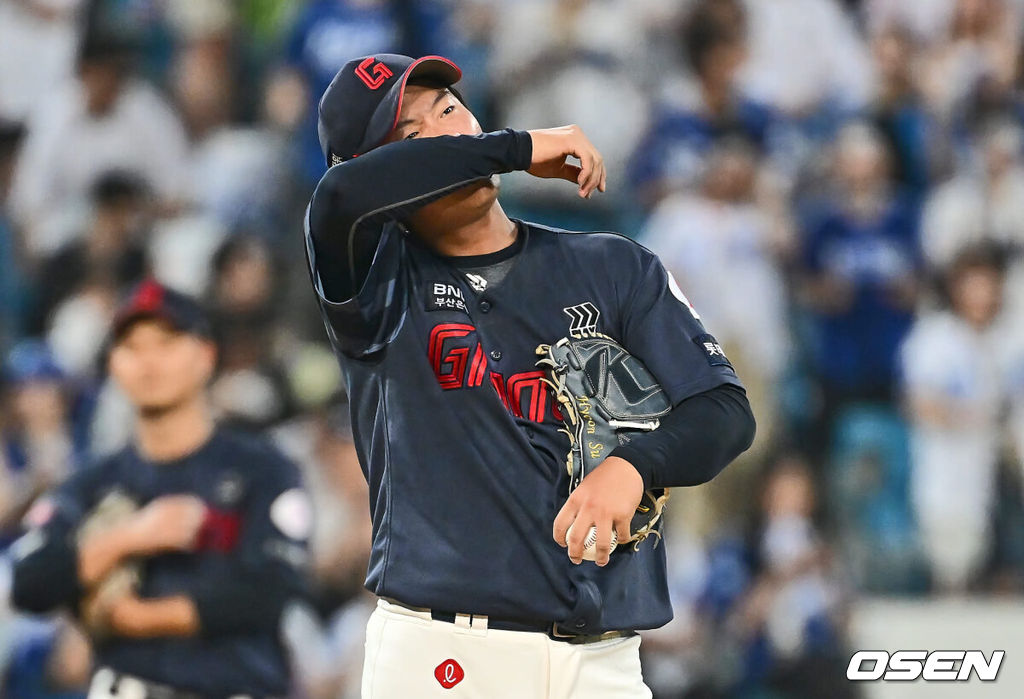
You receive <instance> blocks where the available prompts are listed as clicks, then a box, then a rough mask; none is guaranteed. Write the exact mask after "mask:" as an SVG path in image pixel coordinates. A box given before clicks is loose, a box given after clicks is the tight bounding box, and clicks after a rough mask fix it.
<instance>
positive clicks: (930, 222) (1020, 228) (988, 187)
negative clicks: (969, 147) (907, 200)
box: [921, 167, 1024, 269]
mask: <svg viewBox="0 0 1024 699" xmlns="http://www.w3.org/2000/svg"><path fill="white" fill-rule="evenodd" d="M986 239H987V240H992V241H994V242H997V243H1001V244H1015V245H1018V246H1021V245H1024V168H1020V167H1014V168H1013V169H1012V170H1010V171H1009V172H1007V173H1006V174H1004V175H1003V176H1002V177H1001V178H1000V179H999V180H998V181H995V182H986V181H985V177H984V175H983V174H981V173H971V174H962V175H959V176H957V177H955V178H953V179H952V180H950V181H949V182H946V183H945V184H943V185H941V186H939V188H938V189H936V190H935V191H934V192H933V193H932V195H931V196H930V197H929V198H928V201H927V203H926V204H925V208H924V214H923V223H922V232H921V247H922V249H923V250H924V255H925V259H926V260H927V262H928V264H929V265H931V266H933V267H935V268H936V269H938V268H942V267H945V266H946V265H948V264H949V263H950V262H952V261H953V258H954V257H955V256H956V254H957V253H958V252H959V251H960V250H961V249H962V248H963V247H964V246H965V245H968V244H970V243H977V242H981V241H982V240H986Z"/></svg>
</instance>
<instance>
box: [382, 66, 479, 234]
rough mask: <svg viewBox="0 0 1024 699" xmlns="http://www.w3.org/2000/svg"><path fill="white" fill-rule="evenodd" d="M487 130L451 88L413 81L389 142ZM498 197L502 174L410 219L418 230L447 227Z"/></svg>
mask: <svg viewBox="0 0 1024 699" xmlns="http://www.w3.org/2000/svg"><path fill="white" fill-rule="evenodd" d="M479 133H483V130H482V129H481V128H480V123H479V122H478V121H477V120H476V117H475V116H473V113H472V112H471V111H469V109H467V108H466V106H465V105H464V104H462V102H460V101H459V100H458V99H457V98H456V97H455V95H453V94H452V93H451V91H449V90H447V89H443V88H436V87H426V86H421V85H409V86H408V87H406V88H405V93H404V95H403V97H402V111H401V112H400V113H399V115H398V122H397V126H396V128H395V131H394V132H393V133H392V134H391V136H390V138H389V139H388V140H389V142H393V141H401V140H403V139H414V138H432V137H435V136H464V135H469V136H473V135H476V134H479ZM497 197H498V178H497V176H495V177H492V178H491V179H490V180H489V181H484V182H480V183H477V184H474V185H471V186H469V187H463V188H461V189H459V190H457V191H455V192H452V193H451V194H449V195H448V196H446V197H442V198H440V199H438V200H436V201H433V202H431V203H430V204H427V205H426V206H424V207H421V208H420V209H419V210H417V211H416V212H415V213H414V214H413V215H412V217H411V219H410V224H411V225H412V227H413V229H414V230H419V229H423V230H444V229H446V228H452V227H456V226H458V225H461V224H463V223H465V221H466V220H472V219H475V218H476V217H478V216H479V215H480V213H481V212H483V211H486V210H487V209H488V208H490V206H491V205H492V204H493V203H494V201H495V199H497Z"/></svg>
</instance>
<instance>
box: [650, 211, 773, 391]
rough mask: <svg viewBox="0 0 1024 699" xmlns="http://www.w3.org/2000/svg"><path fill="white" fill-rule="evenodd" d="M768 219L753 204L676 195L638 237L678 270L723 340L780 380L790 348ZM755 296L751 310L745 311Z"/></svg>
mask: <svg viewBox="0 0 1024 699" xmlns="http://www.w3.org/2000/svg"><path fill="white" fill-rule="evenodd" d="M770 230H771V222H770V221H769V218H768V217H767V216H766V215H765V214H764V213H763V212H762V211H761V210H760V209H758V208H757V207H756V206H755V205H753V204H723V203H720V202H716V201H712V200H710V199H708V198H705V197H700V196H693V195H688V194H675V195H671V196H669V197H667V198H666V199H664V200H663V201H662V202H661V203H660V204H659V205H658V207H657V208H656V209H655V210H654V213H653V214H652V215H651V217H650V218H649V219H648V221H647V223H646V225H645V226H644V230H643V234H642V237H641V240H642V241H643V242H644V244H646V245H647V246H648V247H650V248H651V249H652V250H653V251H654V252H655V253H657V254H658V256H659V257H660V258H661V260H662V262H663V263H664V265H665V267H666V268H667V269H668V270H669V271H670V272H672V273H673V274H674V275H675V276H677V277H678V279H677V281H678V283H679V284H680V285H681V286H682V287H683V289H684V290H685V291H686V294H687V295H688V296H689V298H690V300H691V301H692V302H693V304H694V306H695V307H696V309H697V311H698V312H699V313H700V314H701V316H702V317H703V318H704V319H705V320H706V322H707V324H708V327H710V328H713V329H714V333H715V337H716V338H717V339H718V340H719V341H720V342H721V343H723V344H724V345H726V346H727V347H735V348H740V349H741V350H742V352H743V354H744V356H745V357H746V358H747V359H748V361H749V363H750V364H751V365H753V366H756V367H757V371H758V372H760V373H763V374H764V375H766V377H767V378H769V379H770V380H775V379H778V378H779V376H780V374H781V373H782V371H783V369H784V365H785V362H786V357H787V355H788V350H789V337H788V332H787V313H786V291H785V286H784V283H783V279H782V275H781V273H780V271H779V269H778V267H777V265H776V260H775V258H774V253H773V251H772V250H771V247H770V238H771V234H770ZM754 299H756V304H757V312H755V313H752V312H751V303H752V302H754V301H753V300H754Z"/></svg>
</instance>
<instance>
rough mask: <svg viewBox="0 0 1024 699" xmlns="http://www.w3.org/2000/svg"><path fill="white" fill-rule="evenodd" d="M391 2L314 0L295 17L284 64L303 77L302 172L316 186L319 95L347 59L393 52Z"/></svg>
mask: <svg viewBox="0 0 1024 699" xmlns="http://www.w3.org/2000/svg"><path fill="white" fill-rule="evenodd" d="M401 34H402V30H401V26H400V24H399V18H398V16H397V13H396V11H395V10H394V8H393V6H392V4H391V3H387V2H381V1H379V0H370V1H368V2H367V1H363V2H353V1H352V0H313V1H312V2H310V3H308V4H307V6H306V7H305V9H304V11H303V12H302V13H301V14H300V15H299V17H298V19H297V20H296V22H295V26H294V28H293V29H292V33H291V37H290V38H289V39H288V47H287V54H286V59H287V62H288V64H289V65H290V66H291V67H292V68H293V69H295V70H296V71H298V73H299V74H300V75H301V76H302V77H303V78H304V79H305V81H306V86H307V88H308V90H309V98H310V105H309V110H308V113H307V115H306V117H307V123H306V124H304V125H303V126H302V127H301V128H300V130H299V132H300V134H301V139H302V140H301V143H300V147H301V149H302V169H301V171H302V173H303V174H304V175H306V176H307V177H308V178H309V180H310V181H311V182H316V181H317V180H318V179H320V176H321V175H322V174H323V173H324V171H325V170H326V169H327V166H326V164H325V163H324V156H323V153H322V152H321V150H320V141H319V139H318V138H317V130H316V118H317V104H318V102H319V101H320V95H322V94H323V92H324V90H326V89H327V86H328V85H329V84H330V82H331V80H332V79H333V78H334V75H335V74H336V73H337V72H338V70H339V69H340V68H341V67H342V66H343V65H345V62H346V61H348V60H349V59H350V58H352V56H363V55H367V54H371V53H375V52H385V51H387V52H394V51H396V50H397V49H396V47H397V46H398V45H399V41H400V39H401Z"/></svg>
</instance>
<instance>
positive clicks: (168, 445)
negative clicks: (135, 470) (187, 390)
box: [135, 396, 214, 462]
mask: <svg viewBox="0 0 1024 699" xmlns="http://www.w3.org/2000/svg"><path fill="white" fill-rule="evenodd" d="M213 429H214V424H213V418H212V416H211V415H210V411H209V408H208V406H207V404H206V398H205V397H204V396H197V397H196V399H195V400H191V401H188V402H187V403H183V404H181V405H179V406H175V407H174V408H173V409H171V410H167V411H163V412H160V413H150V414H140V415H139V417H138V420H137V422H136V427H135V441H136V444H137V446H138V450H139V452H140V453H141V454H142V456H144V457H145V458H146V459H148V460H150V461H156V462H160V461H174V460H176V459H180V458H182V457H184V456H188V455H189V454H191V453H192V452H194V451H196V450H197V449H199V447H201V446H203V444H205V443H206V441H207V440H208V439H209V438H210V435H211V434H212V433H213Z"/></svg>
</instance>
